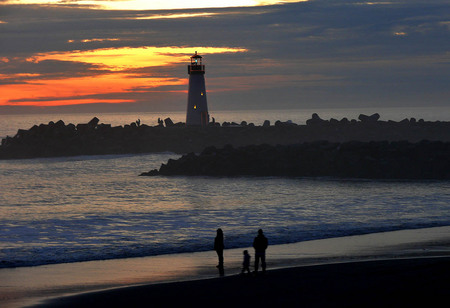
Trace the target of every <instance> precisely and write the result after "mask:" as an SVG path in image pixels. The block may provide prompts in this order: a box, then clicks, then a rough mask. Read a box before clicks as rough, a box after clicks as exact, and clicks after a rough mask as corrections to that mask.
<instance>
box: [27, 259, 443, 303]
mask: <svg viewBox="0 0 450 308" xmlns="http://www.w3.org/2000/svg"><path fill="white" fill-rule="evenodd" d="M449 268H450V257H440V258H438V257H436V258H423V259H422V258H413V259H401V260H398V259H397V260H383V261H364V262H349V263H338V264H326V265H316V266H305V267H295V268H287V269H278V270H273V271H268V272H267V273H266V274H264V275H262V274H259V275H257V276H245V275H244V276H242V275H234V276H229V277H224V278H214V279H205V280H196V281H188V282H175V283H167V284H156V285H146V286H136V287H128V288H119V289H115V290H107V291H102V292H95V293H88V294H81V295H77V296H72V297H65V298H58V299H55V300H52V301H48V302H45V303H43V304H42V305H39V306H36V307H66V308H67V307H142V306H145V307H147V306H151V307H154V306H156V307H162V306H169V307H210V306H215V307H276V306H277V305H278V306H280V305H281V307H299V306H306V307H438V306H439V305H442V304H443V303H445V302H446V300H448V286H449V282H450V279H449V278H450V275H449Z"/></svg>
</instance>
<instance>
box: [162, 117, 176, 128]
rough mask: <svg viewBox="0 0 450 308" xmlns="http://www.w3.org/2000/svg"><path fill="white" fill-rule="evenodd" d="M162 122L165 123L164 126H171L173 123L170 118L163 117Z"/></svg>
mask: <svg viewBox="0 0 450 308" xmlns="http://www.w3.org/2000/svg"><path fill="white" fill-rule="evenodd" d="M164 124H165V125H166V127H172V126H173V125H174V124H173V121H172V119H171V118H167V119H165V120H164Z"/></svg>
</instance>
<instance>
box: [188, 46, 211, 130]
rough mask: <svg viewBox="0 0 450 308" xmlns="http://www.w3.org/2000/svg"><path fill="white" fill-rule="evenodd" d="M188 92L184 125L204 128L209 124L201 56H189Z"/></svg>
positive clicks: (203, 67)
mask: <svg viewBox="0 0 450 308" xmlns="http://www.w3.org/2000/svg"><path fill="white" fill-rule="evenodd" d="M188 74H189V90H188V104H187V112H186V125H188V126H192V125H197V126H206V125H208V123H209V114H208V104H207V101H206V86H205V66H204V65H203V63H202V56H200V55H199V54H197V52H195V54H194V55H193V56H191V64H190V65H188Z"/></svg>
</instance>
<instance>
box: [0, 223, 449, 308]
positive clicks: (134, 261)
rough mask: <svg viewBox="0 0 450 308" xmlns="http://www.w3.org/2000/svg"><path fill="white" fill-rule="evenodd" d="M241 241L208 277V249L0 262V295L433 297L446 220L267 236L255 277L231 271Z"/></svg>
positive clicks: (105, 300)
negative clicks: (290, 237)
mask: <svg viewBox="0 0 450 308" xmlns="http://www.w3.org/2000/svg"><path fill="white" fill-rule="evenodd" d="M269 240H270V239H269ZM243 249H248V250H249V252H250V254H251V255H252V256H253V255H254V252H253V249H251V248H249V247H247V248H239V249H226V250H225V252H224V257H225V277H218V276H219V275H218V271H217V269H216V268H215V265H216V264H217V256H216V254H215V252H214V251H205V252H195V253H182V254H173V255H159V256H153V257H142V258H128V259H114V260H103V261H90V262H75V263H66V264H54V265H43V266H35V267H22V268H7V269H1V270H0V281H1V289H0V290H2V291H1V293H2V295H1V298H0V304H1V306H2V307H29V306H37V307H94V306H95V307H99V306H100V307H107V306H108V307H111V306H112V307H124V306H126V307H138V306H142V305H144V304H146V303H154V304H155V305H157V306H162V305H166V304H167V303H168V302H170V303H173V304H183V305H184V306H189V305H192V306H193V305H197V304H198V305H200V306H206V305H211V304H212V303H214V305H218V306H220V305H222V306H228V305H231V304H233V305H234V306H236V305H239V306H241V304H242V306H248V305H253V304H252V303H258V301H259V303H260V304H261V305H263V306H271V305H273V304H275V303H281V304H284V303H286V304H293V303H298V304H299V305H300V304H301V303H302V302H301V301H303V304H305V305H307V306H309V307H325V306H330V307H331V306H333V307H343V306H346V307H348V306H352V305H353V306H370V305H372V304H373V306H378V304H379V305H381V304H382V302H377V301H384V300H389V303H386V304H383V305H384V306H386V305H387V306H389V304H390V303H393V305H392V306H396V307H401V306H403V307H408V305H409V304H411V303H412V302H417V301H418V300H424V299H425V298H427V299H428V300H429V301H430V303H432V302H433V301H435V300H436V302H437V301H438V300H437V299H439V298H441V297H443V296H444V293H445V292H447V287H446V286H448V278H449V277H448V276H449V271H448V269H449V268H450V267H449V262H450V261H449V260H450V259H449V257H450V227H447V226H445V227H436V228H425V229H413V230H400V231H392V232H380V233H373V234H365V235H355V236H346V237H339V238H329V239H322V240H312V241H305V242H299V243H292V244H284V245H272V246H269V248H268V250H267V264H268V271H267V273H266V274H265V275H257V276H241V275H239V274H240V269H241V262H242V251H243ZM252 261H253V259H252ZM258 294H261V297H258V296H257V295H258ZM406 294H409V296H406ZM419 297H420V298H419ZM177 301H178V302H177ZM296 301H298V302H296ZM363 301H364V304H362V303H363ZM400 301H403V302H402V303H405V305H403V304H402V303H400ZM395 303H396V304H395Z"/></svg>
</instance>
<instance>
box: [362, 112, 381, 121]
mask: <svg viewBox="0 0 450 308" xmlns="http://www.w3.org/2000/svg"><path fill="white" fill-rule="evenodd" d="M358 119H359V120H360V121H361V122H376V121H378V120H379V119H380V115H379V114H378V113H374V114H372V115H371V116H368V115H365V114H360V115H359V117H358Z"/></svg>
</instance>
